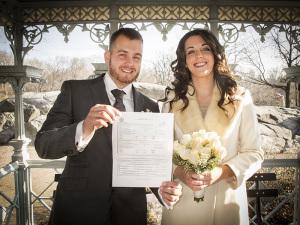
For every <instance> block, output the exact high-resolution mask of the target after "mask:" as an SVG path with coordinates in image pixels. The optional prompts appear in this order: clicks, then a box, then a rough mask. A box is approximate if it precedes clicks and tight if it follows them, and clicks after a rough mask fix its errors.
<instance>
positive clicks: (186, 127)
mask: <svg viewBox="0 0 300 225" xmlns="http://www.w3.org/2000/svg"><path fill="white" fill-rule="evenodd" d="M244 92H245V90H244V88H242V87H238V90H237V94H236V96H235V98H236V101H234V104H232V103H231V104H226V103H227V102H228V98H225V102H224V104H223V107H224V109H225V111H224V110H223V109H221V108H220V107H219V106H218V104H217V103H218V101H219V99H220V91H219V89H218V88H217V85H215V87H214V90H213V97H212V100H211V103H210V104H209V106H208V109H207V112H206V115H205V117H204V118H203V116H202V113H201V111H200V108H199V104H198V102H197V99H196V96H195V94H194V95H193V94H192V93H193V91H190V89H189V91H188V93H187V97H188V99H189V106H188V107H187V108H186V109H185V110H184V111H183V112H182V111H181V110H180V109H181V108H182V106H183V102H182V101H181V100H180V101H177V102H175V103H174V104H173V106H172V110H171V112H173V113H174V117H175V121H176V124H177V126H179V129H180V130H181V132H182V133H183V134H185V133H191V132H194V131H198V130H199V129H205V130H207V131H215V132H217V133H218V134H219V135H220V136H221V137H222V138H226V137H227V134H229V133H230V132H229V131H230V128H232V127H234V126H232V125H233V124H234V123H235V121H236V120H237V115H238V114H240V111H241V108H242V107H240V105H241V104H240V103H241V100H242V98H243V95H244Z"/></svg>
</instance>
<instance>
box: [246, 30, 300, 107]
mask: <svg viewBox="0 0 300 225" xmlns="http://www.w3.org/2000/svg"><path fill="white" fill-rule="evenodd" d="M282 29H284V33H283V32H280V31H279V30H278V29H274V30H273V31H272V33H271V34H272V38H271V40H270V41H271V42H272V44H271V46H270V47H273V48H274V47H275V49H277V54H278V55H279V56H280V57H281V59H282V60H283V62H284V64H285V65H286V67H291V66H293V65H299V61H300V55H299V49H297V48H295V44H296V42H295V35H294V33H295V29H296V28H295V27H293V26H289V25H285V26H283V28H281V31H283V30H282ZM298 29H299V28H298ZM264 48H266V46H264ZM241 54H242V55H243V60H244V61H246V62H247V63H248V64H250V65H251V66H252V67H254V68H255V70H256V71H257V73H256V74H251V75H246V76H245V78H246V79H247V81H249V82H251V83H254V84H258V85H266V86H270V87H272V88H280V89H282V90H284V92H285V96H286V101H285V102H286V107H289V106H290V98H289V97H290V96H289V95H290V94H289V90H290V82H289V81H288V80H286V77H285V76H284V74H283V73H282V68H280V69H278V68H277V69H273V70H271V71H267V70H266V68H265V64H264V62H263V57H262V46H261V44H260V43H259V41H258V40H254V39H253V40H252V42H250V44H249V45H248V46H247V47H245V48H243V49H242V50H241ZM283 67H284V66H283Z"/></svg>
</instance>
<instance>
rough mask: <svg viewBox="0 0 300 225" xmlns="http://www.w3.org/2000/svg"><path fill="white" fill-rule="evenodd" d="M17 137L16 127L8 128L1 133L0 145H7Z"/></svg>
mask: <svg viewBox="0 0 300 225" xmlns="http://www.w3.org/2000/svg"><path fill="white" fill-rule="evenodd" d="M14 137H15V129H14V127H10V128H7V129H5V130H3V131H1V132H0V145H5V144H7V143H8V142H9V141H10V140H11V139H13V138H14Z"/></svg>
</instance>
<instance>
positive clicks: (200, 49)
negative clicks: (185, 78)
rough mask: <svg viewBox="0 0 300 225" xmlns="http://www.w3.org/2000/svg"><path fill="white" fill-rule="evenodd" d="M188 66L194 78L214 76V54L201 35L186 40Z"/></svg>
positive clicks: (185, 49) (185, 48)
mask: <svg viewBox="0 0 300 225" xmlns="http://www.w3.org/2000/svg"><path fill="white" fill-rule="evenodd" d="M184 51H185V56H186V66H187V68H188V69H189V71H190V72H191V75H192V78H193V79H195V78H204V77H208V76H211V77H213V68H214V63H215V61H214V55H213V53H212V50H211V48H210V46H209V45H208V44H207V43H206V42H205V41H204V40H203V38H202V37H201V36H199V35H197V36H196V35H195V36H191V37H189V38H188V39H187V40H186V41H185V45H184Z"/></svg>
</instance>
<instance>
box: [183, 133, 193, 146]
mask: <svg viewBox="0 0 300 225" xmlns="http://www.w3.org/2000/svg"><path fill="white" fill-rule="evenodd" d="M191 140H192V137H191V135H189V134H184V135H182V137H181V139H180V143H181V144H183V145H185V146H187V145H188V143H190V141H191Z"/></svg>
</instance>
